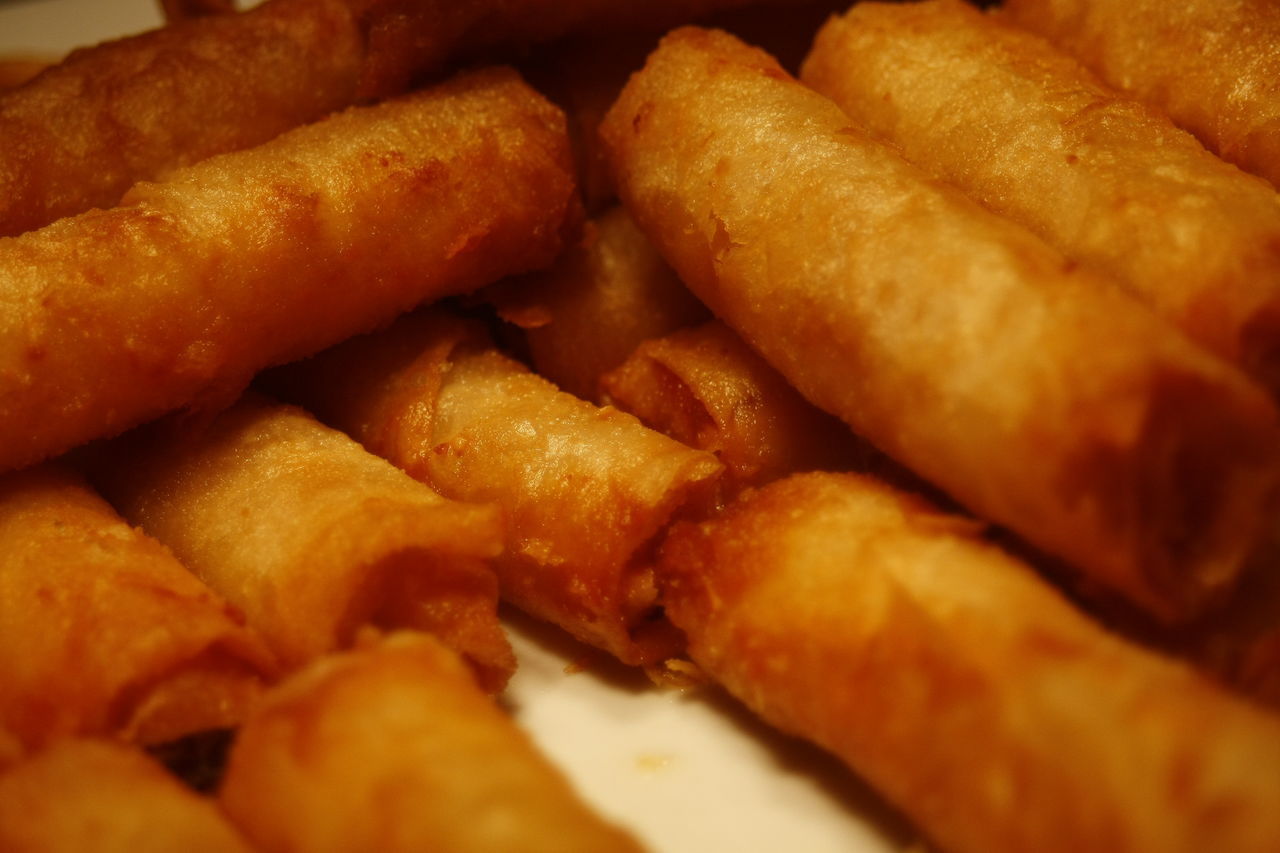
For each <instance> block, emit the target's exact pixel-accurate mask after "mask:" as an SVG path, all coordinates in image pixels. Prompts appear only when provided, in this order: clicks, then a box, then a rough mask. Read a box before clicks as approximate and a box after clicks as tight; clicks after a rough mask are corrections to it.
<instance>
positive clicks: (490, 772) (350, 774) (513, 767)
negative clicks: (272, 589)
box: [220, 633, 639, 853]
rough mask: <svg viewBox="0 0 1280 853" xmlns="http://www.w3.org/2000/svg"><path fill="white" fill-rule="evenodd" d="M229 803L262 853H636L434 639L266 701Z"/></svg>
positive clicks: (398, 640)
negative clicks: (430, 852)
mask: <svg viewBox="0 0 1280 853" xmlns="http://www.w3.org/2000/svg"><path fill="white" fill-rule="evenodd" d="M220 800H221V803H222V806H223V808H224V810H225V811H226V813H227V814H228V815H230V816H231V819H232V820H233V822H235V823H236V824H237V825H238V826H239V827H240V829H241V830H242V831H243V832H244V834H245V835H246V836H247V837H248V838H249V839H250V840H251V841H252V842H253V844H254V845H255V848H256V849H259V850H263V851H268V853H269V851H277V850H278V851H284V850H309V851H314V853H321V851H335V853H336V851H348V850H375V849H376V850H382V851H387V853H397V851H411V850H413V851H417V850H450V851H459V853H462V851H476V853H480V851H492V850H511V851H521V853H539V851H547V853H551V851H557V853H560V851H565V853H569V851H584V853H585V851H592V853H596V851H605V850H608V851H614V850H616V851H635V850H638V849H639V847H638V846H637V845H636V843H635V842H634V841H632V840H631V838H630V837H629V836H627V835H626V834H625V833H624V832H622V831H620V830H618V829H615V828H614V827H612V826H609V825H608V824H606V823H605V822H604V821H602V820H601V819H600V818H599V817H597V816H595V815H594V814H593V813H591V812H590V811H589V810H588V809H587V808H586V806H584V805H583V804H582V803H581V802H580V801H579V800H578V799H577V796H576V795H575V794H574V792H573V790H572V789H571V788H570V786H569V784H568V783H567V782H566V781H565V780H564V779H563V777H561V776H560V774H559V773H558V772H557V771H556V770H555V769H554V768H552V766H551V765H550V764H549V763H547V761H546V760H545V759H544V758H542V757H541V756H540V755H539V754H538V753H537V752H536V751H535V750H534V748H533V746H532V745H531V744H530V742H529V740H528V739H527V738H526V737H525V735H524V734H523V732H521V731H520V730H519V729H518V728H516V726H515V724H514V723H513V722H512V721H511V720H510V719H509V718H508V717H507V716H506V715H504V714H503V713H502V712H501V711H500V710H499V709H498V707H497V706H496V705H494V703H493V702H492V700H490V698H489V697H488V696H485V695H484V694H483V693H482V692H480V691H479V690H477V689H476V688H475V685H474V684H473V683H472V681H471V679H470V678H469V677H468V676H467V673H466V672H465V670H464V669H463V667H462V666H461V665H460V664H459V662H458V660H457V659H456V658H455V657H454V656H453V655H452V654H450V653H449V651H448V650H447V649H445V648H443V647H442V646H440V645H439V644H438V643H436V642H434V641H433V640H432V639H431V638H430V637H427V636H423V635H413V634H408V633H401V634H394V635H392V636H390V637H387V638H385V639H382V640H379V641H376V642H370V643H367V644H363V645H362V646H361V647H360V648H358V649H357V650H356V651H352V652H348V653H345V654H340V655H334V656H331V657H328V658H325V659H323V660H320V661H317V662H315V663H313V664H312V665H311V666H309V667H308V668H307V669H305V670H303V671H302V672H301V673H299V674H297V675H296V676H294V677H293V678H292V679H290V680H289V681H288V682H286V683H285V684H282V685H281V686H280V687H279V688H278V689H277V690H275V691H273V692H272V694H271V695H270V696H269V697H268V698H267V699H266V701H265V702H264V704H263V706H262V708H261V709H260V711H259V712H258V713H257V714H256V715H255V716H254V717H253V718H252V719H251V720H250V721H249V722H248V723H247V724H246V725H245V726H244V727H243V728H242V729H241V731H240V734H239V737H238V738H237V739H236V743H235V745H234V747H233V748H232V752H231V757H230V760H229V762H228V767H227V774H226V777H225V779H224V783H223V786H222V790H221V794H220Z"/></svg>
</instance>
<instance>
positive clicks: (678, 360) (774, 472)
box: [601, 320, 868, 496]
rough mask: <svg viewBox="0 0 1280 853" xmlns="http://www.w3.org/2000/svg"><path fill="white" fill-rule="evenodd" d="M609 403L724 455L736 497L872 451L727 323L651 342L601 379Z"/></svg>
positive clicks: (725, 481)
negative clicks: (746, 491) (770, 483)
mask: <svg viewBox="0 0 1280 853" xmlns="http://www.w3.org/2000/svg"><path fill="white" fill-rule="evenodd" d="M601 385H602V386H603V388H604V390H605V395H606V399H608V400H609V402H611V403H613V404H614V405H616V406H618V408H620V409H622V410H623V411H624V412H630V413H631V414H633V415H635V416H636V417H638V418H640V420H641V421H642V422H643V423H644V424H646V425H647V426H650V427H652V428H653V429H656V430H658V431H659V432H662V433H665V434H667V435H669V436H671V437H672V438H674V439H676V440H678V441H680V442H683V443H684V444H687V445H689V446H690V447H696V448H698V449H700V450H707V451H710V452H712V453H714V454H715V455H716V458H717V459H719V460H720V461H721V462H722V463H724V466H725V473H724V476H723V477H721V488H722V492H723V494H724V495H725V496H732V495H734V494H736V493H737V492H739V491H741V490H742V489H745V488H747V487H748V486H758V485H763V484H764V483H767V482H769V481H771V480H776V479H778V478H779V477H782V476H784V475H786V474H791V473H794V472H796V471H817V470H845V469H848V468H850V467H852V466H854V465H855V464H858V463H860V462H862V461H863V460H865V458H866V457H867V456H868V451H867V449H866V448H864V447H863V445H862V444H861V442H859V440H858V439H857V438H856V437H855V436H854V435H852V434H851V433H850V432H849V428H848V427H846V426H845V425H844V424H843V423H841V422H840V421H839V420H838V419H836V418H833V417H832V416H831V415H828V414H826V413H825V412H823V411H821V410H820V409H816V408H814V407H813V406H812V405H811V404H810V403H809V402H808V401H807V400H805V399H804V398H803V397H801V396H800V394H799V392H797V391H796V390H795V389H794V388H792V387H791V386H790V385H788V384H787V381H786V380H785V379H783V378H782V377H781V376H780V375H779V374H778V372H777V371H776V370H774V369H773V368H772V367H770V366H769V364H768V362H766V361H765V360H764V359H762V358H761V357H760V356H759V355H757V354H756V353H754V352H752V351H751V349H750V348H749V347H748V346H747V345H746V344H744V343H743V342H742V339H741V338H739V337H738V336H737V335H735V334H734V333H733V331H732V330H731V329H729V328H728V327H727V326H725V325H724V324H723V323H721V322H719V321H718V320H712V321H711V322H709V323H704V324H702V325H699V326H694V327H693V328H689V329H681V330H679V331H677V332H673V333H672V334H670V335H667V336H666V337H663V338H657V339H655V340H650V341H646V342H644V343H642V344H641V345H640V346H639V347H637V348H636V350H635V352H633V353H632V354H631V357H630V358H628V359H627V360H626V361H625V362H623V363H622V365H621V366H619V367H618V368H617V369H616V370H614V371H612V372H610V373H608V374H607V375H605V376H604V378H603V379H602V380H601Z"/></svg>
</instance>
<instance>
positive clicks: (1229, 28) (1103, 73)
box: [1000, 0, 1280, 188]
mask: <svg viewBox="0 0 1280 853" xmlns="http://www.w3.org/2000/svg"><path fill="white" fill-rule="evenodd" d="M1000 14H1001V15H1005V16H1007V17H1008V18H1009V19H1010V20H1012V21H1013V22H1015V23H1016V24H1018V25H1019V26H1022V27H1026V28H1027V29H1029V30H1032V31H1034V32H1037V33H1039V34H1040V35H1042V36H1045V37H1046V38H1048V39H1050V40H1051V41H1053V42H1055V43H1056V44H1058V45H1059V46H1060V47H1062V48H1063V49H1064V50H1066V51H1067V52H1069V53H1072V54H1074V55H1075V56H1077V57H1079V58H1080V60H1081V62H1083V63H1084V64H1085V65H1088V66H1089V67H1091V68H1092V69H1093V70H1094V71H1095V72H1096V73H1097V74H1098V76H1100V77H1102V78H1103V79H1104V80H1106V81H1107V82H1108V83H1110V84H1111V85H1113V86H1115V87H1117V88H1119V89H1124V90H1126V91H1128V92H1130V93H1131V94H1133V95H1134V96H1136V97H1138V98H1140V99H1141V100H1144V101H1147V102H1148V103H1150V104H1152V105H1154V106H1156V107H1158V108H1159V109H1161V110H1163V111H1164V112H1166V113H1168V114H1169V115H1170V116H1171V117H1172V118H1173V120H1174V121H1175V122H1177V123H1178V124H1179V125H1181V126H1182V127H1184V128H1186V129H1187V130H1189V131H1191V132H1192V133H1194V134H1195V135H1196V136H1198V137H1199V138H1200V141H1201V142H1203V143H1204V144H1205V145H1206V146H1208V148H1209V149H1210V150H1211V151H1214V152H1215V153H1217V154H1218V156H1220V157H1222V158H1223V159H1224V160H1227V161H1229V162H1232V163H1235V164H1236V165H1237V166H1239V167H1240V168H1242V169H1244V170H1245V171H1248V172H1253V173H1254V174H1255V175H1261V176H1262V177H1264V178H1266V179H1267V180H1269V181H1271V183H1272V184H1274V185H1275V186H1276V187H1277V188H1280V15H1277V14H1276V13H1275V9H1274V7H1273V6H1272V5H1271V4H1269V3H1266V2H1233V1H1232V0H1183V2H1180V3H1163V2H1161V0H1135V2H1129V0H1007V2H1005V3H1003V4H1002V6H1001V12H1000Z"/></svg>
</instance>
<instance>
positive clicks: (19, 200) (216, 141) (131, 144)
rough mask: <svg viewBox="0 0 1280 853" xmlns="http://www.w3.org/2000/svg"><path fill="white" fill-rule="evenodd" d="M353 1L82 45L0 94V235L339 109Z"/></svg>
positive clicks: (271, 5)
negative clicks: (31, 78)
mask: <svg viewBox="0 0 1280 853" xmlns="http://www.w3.org/2000/svg"><path fill="white" fill-rule="evenodd" d="M348 5H349V3H348V2H346V0H270V2H267V3H264V4H263V5H262V6H260V7H259V8H257V9H254V10H251V11H248V12H245V13H244V14H241V15H226V16H217V17H211V18H206V19H203V20H199V21H191V22H188V23H183V24H178V25H175V26H171V27H165V28H163V29H157V30H152V31H150V32H147V33H143V34H141V35H138V36H133V37H131V38H126V39H121V40H119V41H114V42H109V43H106V44H103V45H99V46H97V47H92V48H86V49H83V50H79V51H76V52H74V53H72V54H71V55H70V56H68V57H67V58H66V59H65V60H63V61H62V62H60V63H58V64H57V65H55V66H53V67H52V68H50V69H48V70H47V71H45V73H44V74H43V75H41V77H40V78H39V79H38V80H36V81H34V82H32V83H30V84H28V85H27V86H24V87H22V88H20V89H15V90H14V91H12V92H9V93H7V94H4V95H0V235H4V236H7V235H13V234H19V233H21V232H23V231H28V230H31V229H34V228H40V227H42V226H44V225H48V224H49V223H50V222H53V221H54V220H56V219H59V218H60V217H63V216H70V215H73V214H77V213H81V212H82V211H85V210H88V209H89V208H91V207H110V206H111V205H114V204H115V203H116V202H117V201H119V199H120V197H121V196H122V195H124V192H125V190H127V189H129V187H130V186H132V185H133V184H134V183H136V182H137V181H140V180H144V179H148V180H149V179H154V178H156V177H158V176H160V175H162V174H164V173H165V172H167V171H169V170H172V169H174V168H176V167H179V166H185V165H188V164H191V163H194V162H196V161H197V160H201V159H203V158H205V157H209V156H211V155H213V154H220V153H222V152H224V151H234V150H237V149H241V148H248V147H249V146H251V145H257V144H259V143H262V142H266V141H267V140H268V139H271V138H272V137H274V136H276V135H278V134H280V133H283V132H284V131H286V130H288V129H290V128H292V127H296V126H297V125H300V124H304V123H306V122H310V121H315V120H316V119H319V118H322V117H323V116H325V115H326V114H328V113H330V112H332V111H334V110H338V109H342V108H343V107H345V106H347V105H348V104H350V103H352V101H353V100H354V99H355V92H356V85H357V83H358V81H359V78H360V70H361V67H362V62H363V59H364V55H363V48H364V45H363V43H362V40H361V33H360V31H359V29H358V27H357V22H356V20H355V19H354V18H353V16H352V13H351V11H350V10H349V9H348Z"/></svg>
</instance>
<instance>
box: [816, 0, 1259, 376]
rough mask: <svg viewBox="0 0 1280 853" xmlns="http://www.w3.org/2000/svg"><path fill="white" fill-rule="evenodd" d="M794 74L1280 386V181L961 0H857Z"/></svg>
mask: <svg viewBox="0 0 1280 853" xmlns="http://www.w3.org/2000/svg"><path fill="white" fill-rule="evenodd" d="M801 79H802V80H803V81H804V82H805V83H806V84H808V85H809V86H812V87H813V88H815V89H817V90H818V91H819V92H821V93H823V94H824V95H826V96H827V97H829V98H831V99H832V100H833V101H835V102H836V103H837V104H839V105H840V106H841V108H843V109H844V111H845V112H846V113H848V114H849V116H850V117H851V118H853V119H854V121H856V122H857V123H858V124H859V125H861V126H862V127H865V128H867V129H868V130H870V131H871V133H872V135H874V136H876V137H877V138H879V139H881V140H884V141H886V142H888V143H889V144H891V145H892V146H893V147H895V148H896V149H897V150H899V151H900V152H901V153H902V154H903V156H904V157H906V158H907V159H908V160H910V161H912V162H913V163H915V164H916V165H918V166H921V167H923V168H924V169H925V170H926V171H928V172H930V173H931V174H934V175H936V176H937V177H940V178H942V179H944V180H947V181H950V182H951V183H954V184H956V185H957V186H959V187H960V188H961V189H963V190H964V191H965V192H967V193H970V194H971V195H973V196H974V197H976V198H977V199H978V200H979V201H981V202H982V203H983V204H985V205H986V206H987V207H989V208H991V209H992V210H995V211H996V212H998V213H1001V214H1004V215H1005V216H1008V217H1010V218H1012V219H1014V220H1016V221H1018V222H1021V223H1023V224H1024V225H1026V226H1028V227H1029V228H1031V229H1032V230H1033V231H1035V232H1036V233H1037V234H1039V235H1040V236H1041V237H1043V238H1044V239H1045V240H1046V241H1047V242H1048V243H1050V244H1051V245H1053V246H1054V247H1056V248H1057V249H1059V250H1060V251H1062V253H1063V254H1065V255H1066V256H1067V257H1069V258H1073V259H1076V260H1080V261H1082V262H1084V263H1086V264H1089V265H1091V266H1093V267H1094V268H1096V269H1098V270H1101V271H1102V272H1104V273H1106V274H1107V275H1110V276H1113V277H1114V278H1115V279H1116V280H1117V281H1119V282H1121V283H1122V284H1123V285H1125V286H1126V288H1127V289H1128V290H1129V291H1130V292H1131V293H1133V294H1134V295H1135V296H1137V297H1138V298H1139V299H1140V300H1142V301H1143V302H1145V303H1147V304H1148V305H1150V306H1152V308H1153V309H1154V310H1155V311H1156V312H1157V313H1158V314H1160V315H1161V316H1163V317H1165V318H1166V319H1168V320H1169V321H1170V322H1171V323H1173V324H1175V325H1176V326H1178V327H1179V328H1181V329H1182V330H1183V331H1184V332H1186V333H1187V334H1188V335H1190V336H1191V337H1192V338H1194V339H1195V340H1197V341H1198V342H1200V343H1201V344H1203V345H1204V346H1206V347H1208V348H1209V349H1211V350H1213V351H1215V352H1217V353H1218V354H1220V355H1222V356H1223V357H1224V358H1226V359H1228V360H1230V361H1233V362H1236V363H1238V364H1240V365H1241V366H1242V367H1244V369H1245V370H1246V371H1248V372H1249V373H1251V374H1252V375H1253V376H1254V377H1256V378H1257V379H1258V380H1259V381H1261V382H1263V383H1264V384H1265V385H1267V386H1268V387H1269V388H1270V389H1271V390H1272V392H1273V393H1275V392H1280V195H1277V194H1276V192H1275V190H1274V189H1273V188H1272V187H1271V186H1270V185H1269V184H1267V183H1266V182H1265V181H1260V180H1258V179H1257V178H1254V177H1252V176H1249V175H1245V174H1243V173H1241V172H1240V171H1239V170H1238V169H1236V168H1235V167H1233V166H1230V165H1228V164H1226V163H1224V162H1223V161H1221V160H1219V159H1218V158H1217V157H1215V156H1214V155H1212V154H1210V153H1209V152H1208V151H1206V150H1205V149H1204V148H1203V147H1202V146H1201V145H1200V144H1199V143H1198V142H1196V140H1195V139H1194V137H1192V136H1191V135H1190V134H1187V133H1183V132H1182V131H1179V130H1178V129H1177V128H1175V127H1174V126H1173V125H1172V124H1171V123H1170V122H1169V120H1168V119H1167V118H1165V117H1164V116H1162V115H1160V114H1158V113H1156V112H1155V111H1153V110H1151V109H1149V108H1146V107H1143V106H1141V105H1140V104H1139V103H1138V102H1136V101H1132V100H1130V99H1128V98H1126V97H1124V96H1121V95H1118V94H1117V93H1115V92H1114V91H1113V90H1111V89H1110V88H1109V87H1107V86H1105V85H1103V84H1102V83H1101V82H1099V81H1098V80H1097V79H1096V78H1094V77H1093V75H1092V74H1090V73H1089V72H1088V71H1086V70H1085V69H1084V68H1082V67H1081V66H1079V65H1078V64H1077V63H1076V62H1075V61H1074V60H1072V59H1071V58H1069V57H1067V56H1066V55H1065V54H1061V53H1059V52H1058V51H1057V50H1056V49H1054V48H1053V47H1052V46H1051V45H1050V44H1049V43H1048V42H1045V41H1043V40H1041V39H1040V38H1038V37H1036V36H1034V35H1031V34H1029V33H1025V32H1023V31H1020V30H1017V29H1014V28H1012V27H1010V26H1006V25H1003V24H1001V23H1000V22H998V21H996V20H995V19H993V18H991V17H988V16H984V15H983V14H981V13H980V12H978V11H977V10H976V9H974V8H972V7H970V6H968V5H967V4H965V3H962V2H959V0H938V2H926V3H907V4H892V5H890V4H883V3H860V4H858V5H857V6H855V7H853V8H852V9H851V10H850V11H849V13H848V14H847V15H845V16H844V17H843V18H833V19H832V20H831V21H829V22H828V23H827V25H826V26H825V27H824V28H823V29H822V31H821V32H820V33H819V35H818V38H817V40H816V41H815V43H814V47H813V50H812V52H811V53H810V55H809V58H808V60H807V61H806V63H805V66H804V71H803V73H802V74H801Z"/></svg>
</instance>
